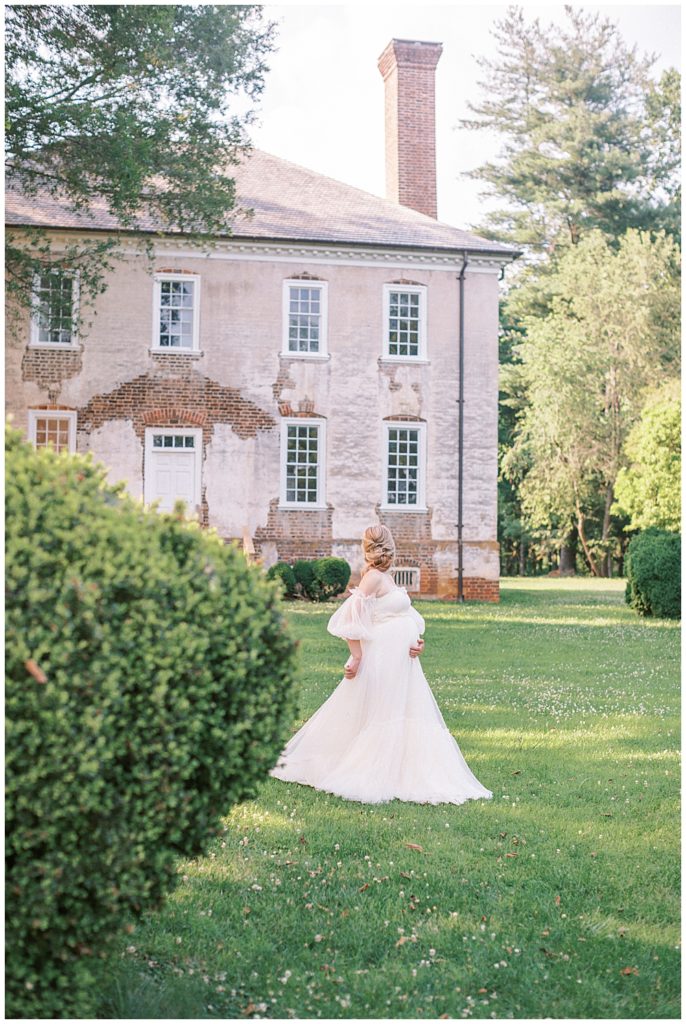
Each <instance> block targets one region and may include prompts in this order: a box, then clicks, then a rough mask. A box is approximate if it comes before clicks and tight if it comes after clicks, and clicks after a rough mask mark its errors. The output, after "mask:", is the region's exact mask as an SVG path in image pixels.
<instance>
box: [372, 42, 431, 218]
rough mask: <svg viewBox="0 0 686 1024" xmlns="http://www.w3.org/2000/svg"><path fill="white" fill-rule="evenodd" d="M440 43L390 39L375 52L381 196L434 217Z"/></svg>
mask: <svg viewBox="0 0 686 1024" xmlns="http://www.w3.org/2000/svg"><path fill="white" fill-rule="evenodd" d="M442 50H443V47H442V46H441V44H440V43H424V42H419V41H412V40H406V39H392V40H391V42H390V43H389V44H388V46H387V47H386V49H385V50H384V52H383V53H382V54H381V56H380V57H379V71H380V72H381V74H382V76H383V80H384V85H385V105H386V196H387V197H388V199H391V200H393V202H396V203H400V204H401V205H402V206H409V207H410V208H411V209H413V210H418V211H419V212H420V213H425V214H426V215H427V216H429V217H433V218H434V220H435V219H436V217H437V214H438V208H437V198H436V95H435V92H436V90H435V78H436V65H437V64H438V61H439V59H440V56H441V53H442Z"/></svg>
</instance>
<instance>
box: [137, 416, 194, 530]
mask: <svg viewBox="0 0 686 1024" xmlns="http://www.w3.org/2000/svg"><path fill="white" fill-rule="evenodd" d="M201 465H202V430H201V429H200V428H196V427H147V428H146V430H145V464H144V473H143V478H144V479H143V500H144V501H145V502H146V504H151V503H152V502H153V501H156V502H158V503H159V509H160V511H162V512H172V511H173V509H174V505H175V503H176V502H177V501H179V500H180V501H183V502H184V503H185V505H186V509H187V511H188V512H189V513H190V514H191V515H193V514H195V513H196V512H197V510H198V508H199V506H200V502H201V489H202V476H201Z"/></svg>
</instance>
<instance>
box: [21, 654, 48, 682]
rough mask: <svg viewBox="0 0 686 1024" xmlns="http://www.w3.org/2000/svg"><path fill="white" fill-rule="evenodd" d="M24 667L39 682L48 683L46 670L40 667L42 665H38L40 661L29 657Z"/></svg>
mask: <svg viewBox="0 0 686 1024" xmlns="http://www.w3.org/2000/svg"><path fill="white" fill-rule="evenodd" d="M24 668H25V669H26V671H27V672H28V673H29V675H32V676H33V678H34V679H35V680H36V682H37V683H47V681H48V677H47V676H46V674H45V672H44V671H43V669H42V668H41V667H40V665H38V663H37V662H35V661H34V660H33V658H29V659H28V660H27V661H25V662H24Z"/></svg>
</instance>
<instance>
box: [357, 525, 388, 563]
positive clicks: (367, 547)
mask: <svg viewBox="0 0 686 1024" xmlns="http://www.w3.org/2000/svg"><path fill="white" fill-rule="evenodd" d="M362 550H363V552H364V560H365V562H366V563H367V564H366V566H365V568H364V570H363V574H364V573H365V572H367V571H368V570H369V569H379V570H380V571H381V572H386V571H387V570H388V569H390V567H391V565H392V564H393V559H394V558H395V541H394V540H393V534H392V533H391V531H390V530H389V529H388V527H387V526H368V527H367V529H366V530H365V531H364V534H363V535H362Z"/></svg>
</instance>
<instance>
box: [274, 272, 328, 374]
mask: <svg viewBox="0 0 686 1024" xmlns="http://www.w3.org/2000/svg"><path fill="white" fill-rule="evenodd" d="M283 325H284V332H283V354H284V355H291V356H311V357H317V356H319V357H325V356H326V355H327V340H326V328H327V290H326V282H325V281H309V280H305V279H303V280H295V281H284V292H283Z"/></svg>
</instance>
